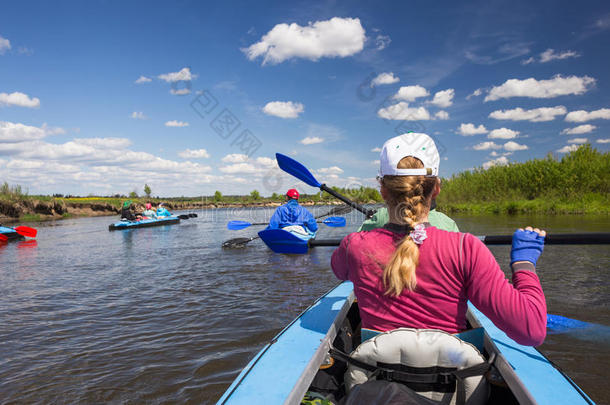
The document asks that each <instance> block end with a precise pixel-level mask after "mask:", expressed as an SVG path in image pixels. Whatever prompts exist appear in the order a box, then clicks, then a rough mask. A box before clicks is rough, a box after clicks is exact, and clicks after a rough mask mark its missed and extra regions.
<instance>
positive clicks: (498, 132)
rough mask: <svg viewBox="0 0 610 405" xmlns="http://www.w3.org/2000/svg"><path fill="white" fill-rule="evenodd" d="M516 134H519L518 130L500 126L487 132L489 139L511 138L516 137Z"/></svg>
mask: <svg viewBox="0 0 610 405" xmlns="http://www.w3.org/2000/svg"><path fill="white" fill-rule="evenodd" d="M517 135H519V131H513V130H512V129H508V128H504V127H502V128H498V129H494V130H493V131H491V132H490V133H489V134H487V137H488V138H489V139H513V138H516V137H517Z"/></svg>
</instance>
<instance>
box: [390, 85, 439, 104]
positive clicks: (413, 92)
mask: <svg viewBox="0 0 610 405" xmlns="http://www.w3.org/2000/svg"><path fill="white" fill-rule="evenodd" d="M429 95H430V93H428V90H426V89H425V88H423V87H422V86H420V85H416V86H402V87H401V88H400V89H398V92H397V93H396V94H395V95H394V98H395V99H396V100H405V101H415V99H416V98H419V97H427V96H429Z"/></svg>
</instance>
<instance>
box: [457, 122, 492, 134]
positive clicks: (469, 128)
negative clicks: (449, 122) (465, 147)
mask: <svg viewBox="0 0 610 405" xmlns="http://www.w3.org/2000/svg"><path fill="white" fill-rule="evenodd" d="M458 133H459V134H460V135H462V136H471V135H480V134H486V133H487V128H485V126H484V125H483V124H481V125H479V126H478V127H475V126H474V124H471V123H468V124H461V125H460V127H459V128H458Z"/></svg>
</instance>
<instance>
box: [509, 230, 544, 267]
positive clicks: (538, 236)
mask: <svg viewBox="0 0 610 405" xmlns="http://www.w3.org/2000/svg"><path fill="white" fill-rule="evenodd" d="M545 236H546V231H544V230H542V231H541V230H540V229H538V228H532V227H531V226H528V227H526V228H525V230H524V229H523V228H519V229H517V230H516V231H515V233H514V234H513V245H512V249H511V251H510V264H511V265H513V264H514V263H516V262H530V263H532V264H533V265H534V266H535V265H536V262H537V261H538V258H539V257H540V254H542V249H543V248H544V237H545Z"/></svg>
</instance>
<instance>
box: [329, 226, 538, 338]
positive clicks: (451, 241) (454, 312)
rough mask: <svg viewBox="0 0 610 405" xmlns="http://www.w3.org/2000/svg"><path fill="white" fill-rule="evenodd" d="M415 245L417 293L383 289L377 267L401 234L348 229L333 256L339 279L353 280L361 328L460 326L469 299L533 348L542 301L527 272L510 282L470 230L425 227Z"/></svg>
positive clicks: (534, 278)
mask: <svg viewBox="0 0 610 405" xmlns="http://www.w3.org/2000/svg"><path fill="white" fill-rule="evenodd" d="M426 233H427V235H428V237H427V239H425V240H424V242H423V243H422V244H421V245H419V265H418V267H417V270H416V272H415V274H416V278H417V287H416V288H415V291H408V290H404V291H403V292H402V294H400V295H399V296H398V297H393V296H388V295H385V294H384V292H385V287H384V285H383V278H382V275H383V269H384V267H385V265H386V263H388V261H389V260H390V258H391V256H392V254H393V253H394V250H395V246H396V245H397V244H398V242H399V241H400V240H401V239H402V238H403V237H404V234H400V233H394V232H392V231H389V230H387V229H383V228H380V229H375V230H372V231H365V232H356V233H352V234H349V235H347V236H346V237H345V238H344V239H343V241H342V242H341V245H340V246H339V248H337V250H335V252H334V253H333V255H332V259H331V265H332V269H333V272H334V273H335V275H336V276H337V277H338V278H339V279H341V280H349V281H351V282H352V283H353V284H354V293H355V295H356V298H357V299H358V304H359V308H360V316H361V318H362V327H364V328H369V329H376V330H381V331H387V330H392V329H396V328H400V327H410V328H421V329H440V330H444V331H446V332H449V333H457V332H460V331H463V330H464V329H466V310H467V301H468V300H470V301H471V302H472V304H474V306H475V307H477V308H478V309H479V310H480V311H481V312H483V314H485V315H486V316H487V317H488V318H489V319H490V320H491V321H492V322H493V323H494V324H495V325H496V326H498V327H499V328H500V329H502V330H503V331H504V332H505V333H506V334H507V335H508V336H509V337H510V338H511V339H513V340H515V341H516V342H517V343H520V344H523V345H529V346H537V345H539V344H541V343H542V342H543V341H544V338H545V336H546V302H545V298H544V293H543V292H542V287H541V285H540V280H539V279H538V276H537V275H536V273H535V272H533V271H527V270H520V271H516V272H515V273H514V274H513V284H512V285H511V284H510V283H509V282H508V280H507V279H506V277H505V276H504V273H503V272H502V270H501V269H500V266H499V265H498V263H497V262H496V259H495V258H494V256H493V255H492V254H491V252H490V251H489V249H488V248H487V247H486V246H485V245H484V244H483V242H481V241H480V240H479V239H478V238H476V237H475V236H473V235H471V234H467V233H459V232H447V231H443V230H440V229H437V228H435V227H428V228H426Z"/></svg>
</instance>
